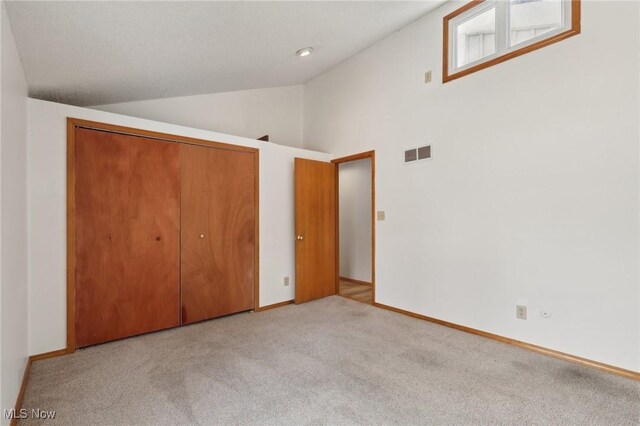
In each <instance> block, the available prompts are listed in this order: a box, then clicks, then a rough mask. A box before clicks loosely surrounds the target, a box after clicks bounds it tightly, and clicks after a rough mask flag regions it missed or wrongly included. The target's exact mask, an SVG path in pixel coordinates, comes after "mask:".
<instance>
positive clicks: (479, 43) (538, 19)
mask: <svg viewBox="0 0 640 426" xmlns="http://www.w3.org/2000/svg"><path fill="white" fill-rule="evenodd" d="M579 33H580V0H474V1H472V2H471V3H468V4H466V5H465V6H463V7H461V8H460V9H458V10H456V11H454V12H453V13H451V14H449V15H447V16H445V17H444V37H443V39H444V46H443V70H442V71H443V72H442V81H443V82H447V81H450V80H454V79H456V78H459V77H462V76H465V75H467V74H471V73H473V72H475V71H479V70H481V69H484V68H488V67H490V66H492V65H495V64H498V63H500V62H504V61H506V60H508V59H511V58H514V57H516V56H520V55H523V54H525V53H528V52H531V51H533V50H536V49H539V48H541V47H544V46H547V45H549V44H552V43H555V42H558V41H560V40H564V39H565V38H568V37H571V36H573V35H576V34H579Z"/></svg>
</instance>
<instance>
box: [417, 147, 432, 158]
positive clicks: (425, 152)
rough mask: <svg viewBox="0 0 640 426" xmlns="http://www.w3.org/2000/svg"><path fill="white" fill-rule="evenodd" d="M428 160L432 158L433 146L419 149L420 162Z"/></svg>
mask: <svg viewBox="0 0 640 426" xmlns="http://www.w3.org/2000/svg"><path fill="white" fill-rule="evenodd" d="M427 158H431V145H427V146H421V147H420V148H418V160H425V159H427Z"/></svg>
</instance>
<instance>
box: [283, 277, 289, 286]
mask: <svg viewBox="0 0 640 426" xmlns="http://www.w3.org/2000/svg"><path fill="white" fill-rule="evenodd" d="M284 286H285V287H288V286H289V277H284Z"/></svg>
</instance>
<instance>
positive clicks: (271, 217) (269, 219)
mask: <svg viewBox="0 0 640 426" xmlns="http://www.w3.org/2000/svg"><path fill="white" fill-rule="evenodd" d="M28 113H29V125H28V129H29V134H28V141H29V142H28V163H29V169H28V174H29V229H30V232H29V236H30V238H29V258H30V264H29V268H30V277H29V278H30V280H29V281H30V289H31V292H30V295H31V298H30V310H29V312H30V324H31V338H30V352H31V354H37V353H42V352H48V351H52V350H56V349H61V348H64V347H65V346H66V302H65V297H66V270H65V268H66V248H65V247H66V246H65V245H66V138H67V136H66V118H67V117H75V118H82V119H86V120H94V121H101V122H106V123H111V124H116V125H122V126H129V127H135V128H140V129H147V130H154V131H158V132H164V133H170V134H177V135H184V136H190V137H194V138H200V139H207V140H214V141H218V142H226V143H232V144H237V145H245V146H251V147H258V146H259V147H260V194H259V196H260V305H261V306H266V305H270V304H273V303H278V302H282V301H285V300H291V299H293V298H294V289H295V282H293V279H294V227H293V225H294V224H293V158H294V157H296V156H297V157H302V158H310V159H315V160H325V161H326V160H328V159H329V155H328V154H323V153H318V152H311V151H305V150H302V149H296V148H290V147H285V146H279V145H275V144H265V143H262V142H258V141H255V140H250V139H246V138H241V137H237V136H228V135H223V134H220V133H214V132H210V131H206V130H198V129H191V128H187V127H180V126H176V125H172V124H165V123H158V122H153V121H148V120H142V119H138V118H132V117H126V116H121V115H115V114H111V113H106V112H101V111H97V110H93V109H87V108H79V107H72V106H68V105H62V104H56V103H52V102H45V101H38V100H33V99H29V101H28ZM285 275H288V276H290V277H291V279H292V282H291V285H290V286H288V287H284V286H283V278H284V276H285Z"/></svg>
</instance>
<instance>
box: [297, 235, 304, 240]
mask: <svg viewBox="0 0 640 426" xmlns="http://www.w3.org/2000/svg"><path fill="white" fill-rule="evenodd" d="M296 239H297V240H304V237H303V236H302V235H298V236H297V237H296Z"/></svg>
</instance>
